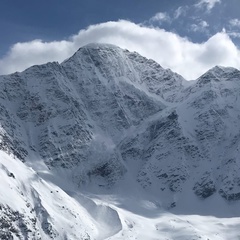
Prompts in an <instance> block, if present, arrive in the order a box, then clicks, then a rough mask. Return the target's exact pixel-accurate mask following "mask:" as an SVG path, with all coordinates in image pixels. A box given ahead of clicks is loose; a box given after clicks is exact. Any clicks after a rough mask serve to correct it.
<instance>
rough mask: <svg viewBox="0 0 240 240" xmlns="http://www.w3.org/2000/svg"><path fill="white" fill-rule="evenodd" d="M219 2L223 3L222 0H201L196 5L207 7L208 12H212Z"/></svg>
mask: <svg viewBox="0 0 240 240" xmlns="http://www.w3.org/2000/svg"><path fill="white" fill-rule="evenodd" d="M217 3H221V0H200V1H199V2H198V3H197V4H195V7H197V8H206V9H207V11H208V12H211V10H212V9H213V8H214V7H215V5H216V4H217Z"/></svg>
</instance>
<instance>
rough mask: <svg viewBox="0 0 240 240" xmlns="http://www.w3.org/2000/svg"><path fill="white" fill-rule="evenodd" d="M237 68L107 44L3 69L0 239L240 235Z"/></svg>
mask: <svg viewBox="0 0 240 240" xmlns="http://www.w3.org/2000/svg"><path fill="white" fill-rule="evenodd" d="M239 80H240V72H239V71H238V70H237V69H234V68H223V67H215V68H213V69H210V70H209V71H208V72H207V73H205V74H204V75H202V76H201V77H200V78H198V79H197V80H195V81H191V82H187V81H186V80H185V79H183V78H182V77H181V76H180V75H178V74H176V73H173V72H172V71H171V70H169V69H163V68H162V67H161V66H160V65H159V64H157V63H156V62H154V61H153V60H149V59H146V58H144V57H142V56H140V55H139V54H138V53H135V52H134V53H132V52H129V51H127V50H123V49H120V48H118V47H116V46H113V45H109V44H90V45H87V46H85V47H83V48H80V49H79V50H78V51H77V52H76V53H75V54H74V55H73V56H72V57H71V58H69V59H67V60H65V61H64V62H63V63H61V64H59V63H56V62H54V63H47V64H44V65H40V66H33V67H31V68H29V69H27V70H25V71H24V72H22V73H14V74H11V75H6V76H0V174H1V184H0V239H99V240H100V239H166V240H167V239H206V240H207V239H211V240H212V239H240V231H239V230H238V228H239V224H240V204H239V200H240V177H239V173H240V161H239V154H238V152H239V146H240V145H239V144H240V141H239V140H240V134H239V133H240V127H239V124H238V123H239V119H240V111H239V107H240V102H239V101H240V100H239V98H238V96H239V92H240V84H239Z"/></svg>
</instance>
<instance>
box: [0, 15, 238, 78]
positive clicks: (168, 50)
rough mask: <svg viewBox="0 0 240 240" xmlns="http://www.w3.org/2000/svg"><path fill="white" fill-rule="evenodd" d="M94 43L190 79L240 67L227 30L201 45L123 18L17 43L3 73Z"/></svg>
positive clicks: (55, 58)
mask: <svg viewBox="0 0 240 240" xmlns="http://www.w3.org/2000/svg"><path fill="white" fill-rule="evenodd" d="M91 42H101V43H111V44H115V45H118V46H120V47H122V48H126V49H129V50H130V51H136V52H139V53H140V54H142V55H143V56H145V57H147V58H151V59H154V60H155V61H157V62H158V63H160V64H161V65H162V66H163V67H165V68H170V69H172V70H173V71H176V72H178V73H180V74H182V75H183V76H184V77H186V78H187V79H194V78H197V77H198V76H199V75H200V74H202V73H204V72H205V71H206V70H208V69H209V68H211V67H213V66H215V65H222V66H232V67H236V68H240V61H239V59H240V51H239V50H238V48H237V47H236V45H235V44H234V43H233V42H232V40H231V39H230V37H229V36H228V34H227V33H226V32H224V31H222V32H219V33H217V34H215V35H214V36H212V37H211V38H210V39H208V40H207V41H206V42H203V43H201V44H199V43H194V42H192V41H190V40H189V39H186V38H182V37H180V36H179V35H177V34H175V33H172V32H168V31H165V30H163V29H160V28H153V27H146V26H140V25H137V24H135V23H132V22H129V21H124V20H121V21H117V22H106V23H102V24H97V25H92V26H90V27H88V28H87V29H83V30H81V31H80V32H79V33H78V34H76V35H74V36H72V37H70V38H69V39H68V40H65V41H53V42H43V41H41V40H34V41H31V42H24V43H16V44H15V45H13V46H12V48H11V49H10V50H9V53H8V54H7V55H6V56H5V57H4V58H2V59H0V74H5V73H11V72H13V71H21V70H24V69H25V68H27V67H29V66H31V65H34V64H41V63H46V62H49V61H59V62H61V61H63V60H64V59H65V58H67V57H70V56H71V55H72V54H73V53H74V52H75V51H76V50H77V49H78V48H79V47H81V46H83V45H85V44H87V43H91Z"/></svg>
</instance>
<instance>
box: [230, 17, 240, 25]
mask: <svg viewBox="0 0 240 240" xmlns="http://www.w3.org/2000/svg"><path fill="white" fill-rule="evenodd" d="M229 24H230V25H231V26H232V27H240V20H239V19H237V18H234V19H231V20H230V21H229Z"/></svg>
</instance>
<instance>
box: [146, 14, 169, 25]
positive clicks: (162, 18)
mask: <svg viewBox="0 0 240 240" xmlns="http://www.w3.org/2000/svg"><path fill="white" fill-rule="evenodd" d="M149 21H150V22H159V23H162V22H171V19H170V17H169V15H168V14H167V13H165V12H158V13H156V14H155V15H154V16H153V17H151V18H150V20H149Z"/></svg>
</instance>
